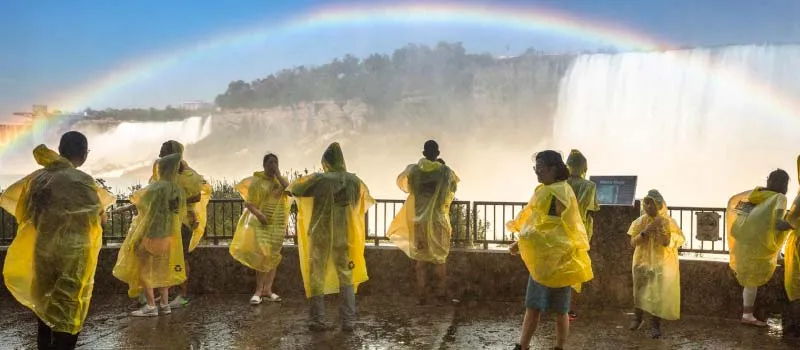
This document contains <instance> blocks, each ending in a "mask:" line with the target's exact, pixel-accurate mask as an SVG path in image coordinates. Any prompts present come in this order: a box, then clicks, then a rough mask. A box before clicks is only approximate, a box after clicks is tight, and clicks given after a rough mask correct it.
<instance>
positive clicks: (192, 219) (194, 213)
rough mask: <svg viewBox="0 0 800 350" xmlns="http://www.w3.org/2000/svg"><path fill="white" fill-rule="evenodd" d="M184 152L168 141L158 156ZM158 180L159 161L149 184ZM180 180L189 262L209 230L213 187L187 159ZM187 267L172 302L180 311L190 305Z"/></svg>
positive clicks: (183, 226)
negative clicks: (189, 255)
mask: <svg viewBox="0 0 800 350" xmlns="http://www.w3.org/2000/svg"><path fill="white" fill-rule="evenodd" d="M183 149H184V147H183V145H182V144H181V143H180V142H178V141H174V140H169V141H167V142H164V143H163V144H162V145H161V150H160V151H159V154H158V156H159V157H164V156H168V155H170V154H183ZM158 177H159V175H158V161H156V162H155V163H154V164H153V175H152V176H151V177H150V182H153V181H157V180H158ZM177 181H178V186H180V187H181V189H183V192H184V194H185V195H186V215H184V216H183V219H182V221H183V225H181V242H182V244H183V255H184V257H185V258H186V259H187V260H188V254H189V253H190V252H191V251H193V250H194V249H195V248H196V247H197V245H198V244H199V243H200V240H201V239H202V238H203V234H204V233H205V230H206V218H207V217H206V210H207V207H208V202H209V201H210V200H211V186H210V185H209V184H208V183H207V182H206V180H204V179H203V176H202V175H200V174H198V173H197V172H196V171H195V170H194V169H192V168H191V167H190V166H189V164H188V163H186V161H185V160H181V165H180V168H179V169H178V179H177ZM185 264H186V281H184V282H183V283H182V284H181V285H180V294H179V295H178V296H177V297H175V299H173V300H172V301H171V302H170V303H169V305H170V307H172V308H180V307H183V306H185V305H186V304H188V303H189V299H188V295H189V263H188V261H185Z"/></svg>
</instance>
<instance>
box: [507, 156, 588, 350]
mask: <svg viewBox="0 0 800 350" xmlns="http://www.w3.org/2000/svg"><path fill="white" fill-rule="evenodd" d="M535 158H536V166H535V167H534V171H535V172H536V177H537V179H538V180H539V183H540V185H539V186H537V187H536V191H534V193H533V196H532V197H531V199H530V201H529V202H528V205H526V206H525V208H524V209H523V210H522V211H521V212H520V213H519V215H518V216H517V218H516V219H514V221H511V222H509V223H508V224H507V225H506V226H507V228H508V230H509V231H511V232H518V233H519V241H517V242H516V243H514V244H512V246H511V247H510V248H509V250H510V251H511V254H515V255H516V254H517V253H520V254H521V255H522V260H523V261H524V262H525V266H526V267H527V268H528V272H529V273H530V277H529V278H528V290H527V292H526V295H525V320H524V321H523V323H522V333H521V334H520V342H519V344H517V345H516V349H523V350H524V349H529V348H530V345H529V344H530V341H531V338H532V337H533V332H534V331H535V330H536V328H537V326H538V324H539V317H540V315H541V313H542V312H543V311H546V310H550V311H553V312H555V313H556V314H557V316H556V342H557V347H556V348H557V349H560V348H563V346H564V343H565V342H566V338H567V334H568V333H569V316H568V315H567V312H568V311H569V305H570V296H571V290H570V289H571V288H573V287H575V288H576V290H580V285H581V284H582V283H584V282H587V281H589V280H591V279H592V278H593V277H594V275H593V273H592V263H591V260H590V259H589V253H588V251H589V242H588V240H587V238H586V229H585V228H584V226H583V220H581V215H580V212H579V207H578V200H577V198H576V197H575V193H574V192H573V191H572V188H570V186H569V184H567V182H566V180H567V178H568V177H569V170H567V166H566V164H564V161H563V160H562V158H561V155H560V154H559V153H558V152H555V151H550V150H548V151H543V152H540V153H537V154H536V157H535Z"/></svg>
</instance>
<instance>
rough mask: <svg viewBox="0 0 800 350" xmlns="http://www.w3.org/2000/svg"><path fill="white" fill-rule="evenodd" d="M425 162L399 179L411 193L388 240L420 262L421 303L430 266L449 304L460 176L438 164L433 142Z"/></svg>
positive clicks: (427, 147)
mask: <svg viewBox="0 0 800 350" xmlns="http://www.w3.org/2000/svg"><path fill="white" fill-rule="evenodd" d="M422 155H423V156H425V158H422V159H420V160H419V162H417V164H411V165H409V166H408V167H406V169H405V170H404V171H403V172H402V173H401V174H400V175H399V176H398V177H397V186H398V187H400V189H401V190H403V192H406V193H409V196H408V199H406V202H405V204H403V207H402V208H401V209H400V212H399V213H398V214H397V215H396V216H395V217H394V220H392V224H391V225H390V226H389V229H388V230H387V232H386V236H388V237H389V239H390V240H391V241H392V242H393V243H394V244H395V245H397V247H398V248H399V249H400V250H402V251H403V252H404V253H406V255H408V257H409V258H411V259H413V260H416V261H417V263H416V274H417V293H418V296H419V299H420V303H421V304H424V303H426V300H427V292H426V288H425V280H426V279H427V274H426V272H427V271H426V268H427V267H428V265H429V264H434V265H435V267H436V275H437V277H438V279H439V283H438V286H437V291H436V296H437V298H438V299H439V301H440V302H444V301H445V300H446V292H447V279H446V273H447V270H446V266H447V265H446V264H445V262H446V260H447V255H448V254H449V253H450V236H451V233H452V227H451V226H450V203H451V202H452V201H453V198H454V196H455V191H456V186H457V184H458V181H459V179H458V176H456V174H455V172H453V170H452V169H450V168H449V167H447V165H444V164H443V161H442V162H438V161H437V157H438V156H439V145H438V144H437V143H436V141H433V140H429V141H427V142H425V145H424V147H423V152H422Z"/></svg>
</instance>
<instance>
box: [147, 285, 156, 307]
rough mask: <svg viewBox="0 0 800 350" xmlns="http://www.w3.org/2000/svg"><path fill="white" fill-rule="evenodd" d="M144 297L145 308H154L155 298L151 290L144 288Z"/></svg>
mask: <svg viewBox="0 0 800 350" xmlns="http://www.w3.org/2000/svg"><path fill="white" fill-rule="evenodd" d="M144 297H145V298H146V299H147V306H149V307H155V306H156V297H155V295H153V288H144Z"/></svg>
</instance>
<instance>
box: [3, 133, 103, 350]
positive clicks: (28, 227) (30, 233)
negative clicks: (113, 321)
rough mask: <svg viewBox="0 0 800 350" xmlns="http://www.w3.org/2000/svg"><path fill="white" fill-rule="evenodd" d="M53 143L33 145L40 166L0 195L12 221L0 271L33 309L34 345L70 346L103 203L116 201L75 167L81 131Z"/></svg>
mask: <svg viewBox="0 0 800 350" xmlns="http://www.w3.org/2000/svg"><path fill="white" fill-rule="evenodd" d="M58 150H59V153H56V152H54V151H52V150H50V149H48V148H47V147H45V146H44V145H40V146H38V147H36V149H34V151H33V156H34V158H35V159H36V162H37V163H38V164H39V165H41V166H42V167H43V168H42V169H39V170H36V171H35V172H33V173H32V174H30V175H28V176H26V177H25V178H23V179H22V180H20V181H18V182H16V183H14V184H13V185H11V186H10V187H8V188H7V189H6V191H5V192H3V194H2V196H0V206H2V208H3V209H5V210H6V211H8V212H9V213H12V214H13V215H14V217H15V218H16V220H17V223H18V224H19V226H18V228H17V235H16V237H15V238H14V241H13V242H12V243H11V246H9V248H8V253H7V256H6V260H5V265H4V266H3V278H4V281H5V285H6V287H7V288H8V290H9V291H10V292H11V295H13V296H14V298H15V299H17V301H19V302H20V304H22V305H24V306H26V307H28V308H30V309H31V310H32V311H33V312H34V313H35V314H36V317H37V318H38V323H39V331H38V340H37V343H38V347H39V348H40V349H46V348H51V347H52V346H56V347H57V348H59V349H72V348H74V347H75V344H76V342H77V340H78V334H79V333H80V331H81V329H82V327H83V322H84V320H85V319H86V313H87V312H88V311H89V302H90V301H91V298H92V287H93V285H94V274H95V270H96V268H97V255H98V254H99V252H100V246H101V245H102V232H103V228H102V226H101V225H102V221H103V220H104V219H105V209H106V208H108V207H109V206H111V205H112V204H114V202H115V201H116V199H115V198H114V196H113V195H112V194H111V193H109V192H108V191H106V190H105V189H103V188H101V187H100V186H98V185H97V183H96V182H95V180H94V179H93V178H92V177H91V176H89V175H87V174H86V173H84V172H82V171H80V170H78V169H76V168H77V167H79V166H81V165H83V163H84V162H85V161H86V156H87V155H88V142H87V140H86V137H85V136H84V135H83V134H81V133H79V132H75V131H70V132H68V133H66V134H64V135H63V136H62V137H61V143H60V145H59V147H58ZM53 343H55V344H53Z"/></svg>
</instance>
